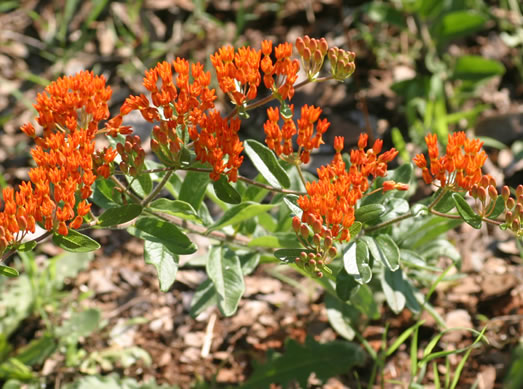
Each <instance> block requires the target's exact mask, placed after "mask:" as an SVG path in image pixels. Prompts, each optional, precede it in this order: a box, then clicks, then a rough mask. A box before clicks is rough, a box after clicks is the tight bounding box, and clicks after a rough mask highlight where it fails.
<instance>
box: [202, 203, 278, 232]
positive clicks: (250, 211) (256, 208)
mask: <svg viewBox="0 0 523 389" xmlns="http://www.w3.org/2000/svg"><path fill="white" fill-rule="evenodd" d="M275 205H276V204H257V203H254V202H251V201H247V202H244V203H241V204H238V205H235V206H234V207H232V208H229V209H228V210H227V211H226V212H225V213H224V214H223V216H222V217H221V219H220V220H218V221H217V222H216V223H215V224H214V225H212V226H211V227H210V228H209V230H208V231H209V232H210V231H213V230H216V229H218V228H223V227H225V226H230V225H234V224H238V223H240V222H242V221H244V220H247V219H251V218H253V217H254V216H257V215H259V214H260V213H263V212H267V211H268V210H269V209H271V208H273V207H274V206H275Z"/></svg>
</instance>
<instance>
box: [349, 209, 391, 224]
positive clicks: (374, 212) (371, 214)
mask: <svg viewBox="0 0 523 389" xmlns="http://www.w3.org/2000/svg"><path fill="white" fill-rule="evenodd" d="M384 213H385V207H384V206H383V205H381V204H368V205H363V206H361V207H359V208H358V209H356V211H355V213H354V217H355V218H356V220H357V221H359V222H361V223H369V222H371V221H373V220H375V219H377V218H378V217H380V216H381V215H383V214H384Z"/></svg>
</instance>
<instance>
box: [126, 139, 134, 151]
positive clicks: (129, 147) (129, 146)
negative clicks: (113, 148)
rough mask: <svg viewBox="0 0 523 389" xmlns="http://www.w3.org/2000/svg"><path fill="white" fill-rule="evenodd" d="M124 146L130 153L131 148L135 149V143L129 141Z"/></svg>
mask: <svg viewBox="0 0 523 389" xmlns="http://www.w3.org/2000/svg"><path fill="white" fill-rule="evenodd" d="M124 148H125V151H126V152H128V153H130V152H131V150H132V149H133V145H132V144H131V142H129V141H125V145H124Z"/></svg>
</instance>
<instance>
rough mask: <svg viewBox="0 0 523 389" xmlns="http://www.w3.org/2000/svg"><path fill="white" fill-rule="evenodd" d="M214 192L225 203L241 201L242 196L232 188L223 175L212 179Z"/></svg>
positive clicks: (238, 202)
mask: <svg viewBox="0 0 523 389" xmlns="http://www.w3.org/2000/svg"><path fill="white" fill-rule="evenodd" d="M212 185H213V188H214V192H215V193H216V196H217V197H218V198H219V199H220V200H221V201H223V202H225V203H227V204H240V203H241V202H242V197H241V196H240V194H239V193H238V192H237V191H236V189H234V188H233V186H232V185H231V184H230V183H229V181H227V178H226V177H225V176H223V175H222V176H220V179H219V180H218V181H213V183H212Z"/></svg>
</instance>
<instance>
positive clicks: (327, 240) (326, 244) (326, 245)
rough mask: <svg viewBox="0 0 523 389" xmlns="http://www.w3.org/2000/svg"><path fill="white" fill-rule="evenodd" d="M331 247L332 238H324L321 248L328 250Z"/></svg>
mask: <svg viewBox="0 0 523 389" xmlns="http://www.w3.org/2000/svg"><path fill="white" fill-rule="evenodd" d="M331 246H332V237H330V236H326V237H325V239H324V241H323V248H324V249H325V250H328V249H329V248H330V247H331Z"/></svg>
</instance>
